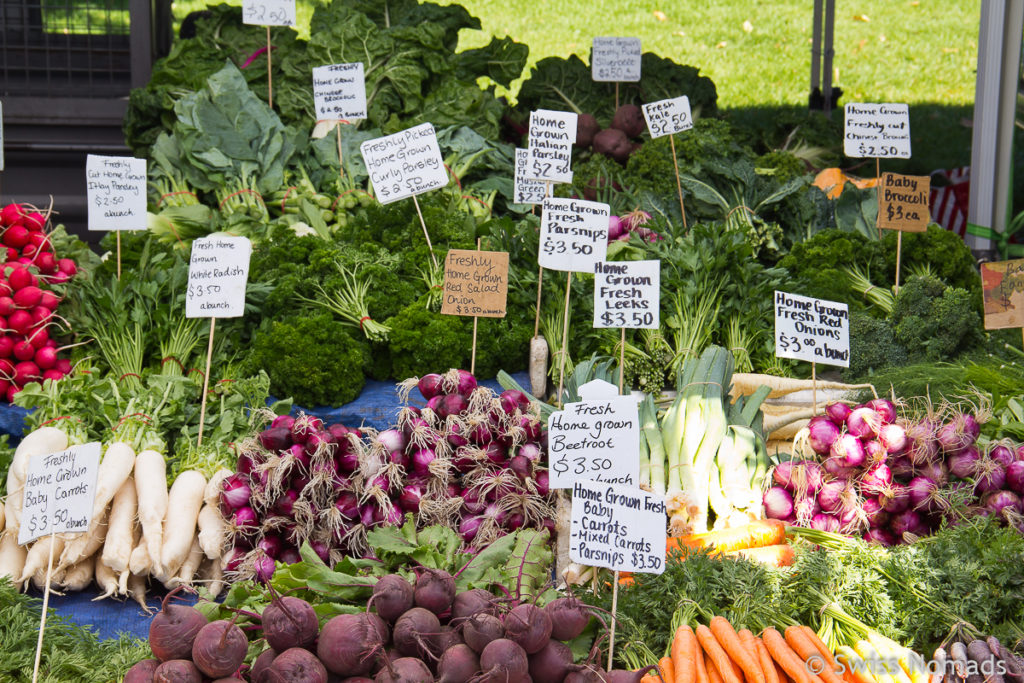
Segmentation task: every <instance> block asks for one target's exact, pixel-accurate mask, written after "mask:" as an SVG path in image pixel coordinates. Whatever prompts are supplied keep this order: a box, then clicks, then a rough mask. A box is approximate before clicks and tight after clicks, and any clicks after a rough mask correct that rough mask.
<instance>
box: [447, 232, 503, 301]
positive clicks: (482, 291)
mask: <svg viewBox="0 0 1024 683" xmlns="http://www.w3.org/2000/svg"><path fill="white" fill-rule="evenodd" d="M441 296H442V298H441V313H443V314H445V315H470V316H479V317H481V318H504V317H505V302H506V300H507V299H508V252H507V251H471V250H469V249H451V250H449V252H448V256H447V257H445V260H444V290H443V291H442V295H441Z"/></svg>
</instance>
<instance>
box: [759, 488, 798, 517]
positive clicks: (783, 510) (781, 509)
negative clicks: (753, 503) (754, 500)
mask: <svg viewBox="0 0 1024 683" xmlns="http://www.w3.org/2000/svg"><path fill="white" fill-rule="evenodd" d="M762 502H763V503H764V511H765V515H767V516H768V517H769V518H771V519H787V518H788V517H789V516H790V515H792V514H793V496H792V495H790V493H789V491H787V490H786V489H784V488H782V487H781V486H773V487H771V488H770V489H768V490H767V491H765V494H764V498H763V500H762Z"/></svg>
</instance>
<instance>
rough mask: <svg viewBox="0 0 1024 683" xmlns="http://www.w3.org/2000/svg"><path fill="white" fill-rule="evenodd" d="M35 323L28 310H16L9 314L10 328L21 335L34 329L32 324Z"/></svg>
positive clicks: (8, 323) (8, 322)
mask: <svg viewBox="0 0 1024 683" xmlns="http://www.w3.org/2000/svg"><path fill="white" fill-rule="evenodd" d="M34 323H35V321H34V320H32V314H31V313H29V312H28V311H14V312H13V313H11V314H10V315H9V316H7V326H8V328H9V329H11V330H13V331H15V332H17V333H18V334H20V335H27V334H28V333H29V332H30V331H31V330H32V325H33V324H34Z"/></svg>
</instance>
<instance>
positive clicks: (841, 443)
mask: <svg viewBox="0 0 1024 683" xmlns="http://www.w3.org/2000/svg"><path fill="white" fill-rule="evenodd" d="M856 412H857V411H854V413H856ZM852 414H853V413H851V415H852ZM831 453H832V457H833V458H836V459H838V461H839V464H840V465H842V466H843V467H859V466H860V465H863V464H864V460H865V459H866V457H867V456H866V454H865V452H864V444H863V443H862V442H861V440H860V439H858V438H857V437H856V436H855V435H853V434H843V435H842V436H840V437H839V438H838V439H836V440H835V443H833V444H832V451H831Z"/></svg>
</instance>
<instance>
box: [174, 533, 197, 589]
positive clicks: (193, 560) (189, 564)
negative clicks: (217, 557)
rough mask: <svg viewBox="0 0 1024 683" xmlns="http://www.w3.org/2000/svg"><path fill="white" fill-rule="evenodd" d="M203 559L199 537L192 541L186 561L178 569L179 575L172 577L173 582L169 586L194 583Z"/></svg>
mask: <svg viewBox="0 0 1024 683" xmlns="http://www.w3.org/2000/svg"><path fill="white" fill-rule="evenodd" d="M202 561H203V549H202V548H201V547H200V545H199V539H198V538H197V539H196V540H194V541H192V547H191V548H190V549H189V551H188V557H187V558H186V559H185V563H184V564H183V565H181V569H179V570H178V575H177V576H175V577H174V578H173V579H171V584H170V585H169V586H168V588H176V587H177V586H179V585H181V584H185V585H186V586H191V585H192V579H194V578H195V575H196V572H197V571H199V565H200V564H202Z"/></svg>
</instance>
